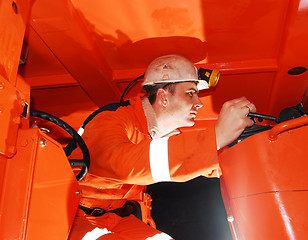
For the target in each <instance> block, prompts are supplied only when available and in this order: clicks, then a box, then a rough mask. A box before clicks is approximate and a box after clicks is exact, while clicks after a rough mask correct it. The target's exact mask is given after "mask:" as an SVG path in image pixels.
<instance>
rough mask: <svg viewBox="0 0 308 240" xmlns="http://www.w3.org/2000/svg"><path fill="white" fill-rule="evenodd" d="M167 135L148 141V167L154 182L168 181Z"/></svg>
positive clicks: (169, 179)
mask: <svg viewBox="0 0 308 240" xmlns="http://www.w3.org/2000/svg"><path fill="white" fill-rule="evenodd" d="M168 140H169V137H164V138H159V139H154V140H152V141H151V143H150V167H151V173H152V178H153V180H154V181H156V182H170V181H171V178H170V172H169V160H168Z"/></svg>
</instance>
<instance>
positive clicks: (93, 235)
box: [81, 228, 112, 240]
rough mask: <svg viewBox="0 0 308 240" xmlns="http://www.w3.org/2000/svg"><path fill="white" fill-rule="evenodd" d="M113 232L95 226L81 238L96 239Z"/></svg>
mask: <svg viewBox="0 0 308 240" xmlns="http://www.w3.org/2000/svg"><path fill="white" fill-rule="evenodd" d="M109 233H112V232H110V231H108V230H107V228H94V229H93V230H92V231H91V232H87V233H86V235H84V237H83V238H82V239H81V240H96V239H98V238H100V237H101V236H104V235H106V234H109Z"/></svg>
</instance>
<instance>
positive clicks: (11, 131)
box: [0, 75, 26, 157]
mask: <svg viewBox="0 0 308 240" xmlns="http://www.w3.org/2000/svg"><path fill="white" fill-rule="evenodd" d="M25 101H26V100H25V96H24V95H23V94H22V93H20V92H18V91H17V90H16V88H15V87H13V86H12V84H11V83H10V82H8V81H7V80H6V79H4V78H3V77H2V76H1V75H0V122H1V124H0V154H3V155H5V156H7V157H12V156H13V155H14V154H15V152H16V147H15V144H16V139H17V132H18V128H19V126H20V123H21V113H22V112H23V109H24V104H25Z"/></svg>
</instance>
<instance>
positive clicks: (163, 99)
mask: <svg viewBox="0 0 308 240" xmlns="http://www.w3.org/2000/svg"><path fill="white" fill-rule="evenodd" d="M156 94H157V96H156V100H157V101H158V102H159V104H160V105H161V106H163V107H167V102H168V101H167V100H168V99H167V90H165V89H163V88H159V89H158V90H157V93H156Z"/></svg>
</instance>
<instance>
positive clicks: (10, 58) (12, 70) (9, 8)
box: [0, 0, 31, 86]
mask: <svg viewBox="0 0 308 240" xmlns="http://www.w3.org/2000/svg"><path fill="white" fill-rule="evenodd" d="M30 2H31V1H30V0H28V1H11V0H2V1H1V4H0V29H1V31H0V40H1V42H0V75H1V76H3V77H4V78H5V79H7V80H8V81H9V82H10V83H11V84H12V85H13V86H14V85H15V81H16V77H17V69H18V64H19V59H20V52H21V48H22V43H23V38H24V32H25V29H26V24H27V22H26V21H27V17H28V12H29V6H30Z"/></svg>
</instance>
